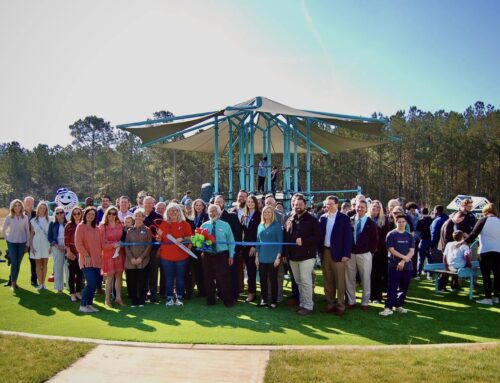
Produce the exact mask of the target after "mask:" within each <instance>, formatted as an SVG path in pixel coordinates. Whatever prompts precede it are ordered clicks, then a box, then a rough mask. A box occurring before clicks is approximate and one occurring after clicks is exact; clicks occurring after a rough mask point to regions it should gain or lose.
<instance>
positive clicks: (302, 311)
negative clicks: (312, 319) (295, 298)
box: [297, 308, 312, 316]
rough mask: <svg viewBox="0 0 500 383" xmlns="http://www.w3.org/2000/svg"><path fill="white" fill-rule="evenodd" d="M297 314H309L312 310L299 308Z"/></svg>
mask: <svg viewBox="0 0 500 383" xmlns="http://www.w3.org/2000/svg"><path fill="white" fill-rule="evenodd" d="M297 314H299V315H302V316H305V315H311V314H312V310H308V309H304V308H301V309H300V310H299V311H297Z"/></svg>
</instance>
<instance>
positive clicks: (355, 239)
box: [354, 219, 361, 243]
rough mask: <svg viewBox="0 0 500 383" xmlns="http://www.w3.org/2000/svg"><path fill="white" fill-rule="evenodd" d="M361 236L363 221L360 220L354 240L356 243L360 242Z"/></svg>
mask: <svg viewBox="0 0 500 383" xmlns="http://www.w3.org/2000/svg"><path fill="white" fill-rule="evenodd" d="M360 234H361V220H360V219H358V221H357V222H356V236H355V238H354V242H356V243H357V242H358V238H359V235H360Z"/></svg>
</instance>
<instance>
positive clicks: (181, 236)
mask: <svg viewBox="0 0 500 383" xmlns="http://www.w3.org/2000/svg"><path fill="white" fill-rule="evenodd" d="M156 233H157V235H156V239H157V240H158V241H160V242H171V240H170V239H169V238H168V237H167V236H168V235H171V236H172V237H174V238H175V242H176V243H181V242H183V241H188V240H190V239H191V234H192V230H191V226H190V225H189V223H188V222H187V221H186V219H185V218H184V214H183V213H182V209H181V208H180V206H179V205H178V204H176V203H172V202H171V203H169V204H168V206H167V210H166V212H165V216H164V221H163V222H162V223H161V224H160V227H159V228H158V230H157V232H156ZM189 246H190V245H189ZM160 258H161V266H162V268H163V272H164V273H165V295H166V298H167V302H166V303H165V305H166V306H173V305H174V304H175V305H176V306H184V302H183V299H184V296H185V277H186V270H187V267H188V265H189V259H188V258H189V255H188V254H187V253H186V252H184V251H183V250H182V249H181V248H179V247H178V246H177V245H176V244H163V245H161V246H160ZM174 282H175V293H176V297H175V298H176V299H175V302H174Z"/></svg>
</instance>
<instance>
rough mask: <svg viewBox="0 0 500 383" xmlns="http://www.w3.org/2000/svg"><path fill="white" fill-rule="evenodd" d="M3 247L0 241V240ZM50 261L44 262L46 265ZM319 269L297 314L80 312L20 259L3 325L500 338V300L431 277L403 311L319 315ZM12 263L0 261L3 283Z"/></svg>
mask: <svg viewBox="0 0 500 383" xmlns="http://www.w3.org/2000/svg"><path fill="white" fill-rule="evenodd" d="M0 249H2V250H4V249H5V242H4V241H1V242H0ZM50 268H51V263H50V262H49V270H50ZM317 273H318V287H316V297H315V302H316V307H315V312H314V314H313V315H311V316H308V317H301V316H298V315H296V314H295V313H293V312H291V311H290V309H289V308H288V307H287V306H286V305H284V304H282V305H281V306H280V307H279V308H278V309H277V310H270V309H265V308H257V307H256V306H255V305H253V304H245V303H243V302H239V303H238V304H237V305H236V306H235V307H233V308H231V309H227V308H225V307H224V306H223V305H222V304H221V303H220V302H218V304H217V305H216V306H211V307H207V306H205V304H204V303H205V302H204V300H203V299H200V298H193V299H191V300H190V301H186V302H185V306H184V307H182V308H179V307H165V306H164V305H163V304H147V305H146V307H144V308H131V307H124V308H120V309H107V308H104V306H103V300H104V297H103V296H102V295H101V296H98V297H97V302H96V303H97V304H96V306H97V307H98V308H99V309H101V311H100V312H99V313H97V314H92V315H88V314H81V313H79V312H78V303H72V302H70V300H69V296H68V295H67V294H62V295H61V294H56V293H55V292H54V291H53V290H51V289H52V287H53V285H52V283H49V284H48V287H49V290H48V291H41V292H38V291H37V290H36V289H35V288H33V287H32V286H30V284H29V262H28V259H27V258H26V256H25V258H24V259H23V263H22V270H21V274H20V278H19V281H18V283H19V285H20V286H21V288H20V289H19V290H18V291H17V292H16V293H15V294H13V293H12V292H11V290H10V289H9V288H7V287H0V329H1V330H11V331H23V332H31V333H38V334H50V335H66V336H73V337H87V338H102V339H114V340H132V341H146V342H174V343H220V344H294V345H305V344H316V345H333V344H355V345H364V344H421V343H448V342H486V341H497V340H498V339H499V338H500V327H499V326H498V322H499V319H500V315H499V314H500V306H499V305H497V306H495V307H485V306H480V305H478V304H476V303H473V302H471V301H469V300H468V297H467V295H468V291H467V289H465V291H464V292H462V293H460V294H455V293H446V294H436V293H435V292H434V287H433V284H432V283H431V282H429V281H426V280H425V281H419V282H417V281H414V282H412V285H411V289H410V292H409V294H408V299H407V306H406V307H407V308H408V309H409V310H410V311H409V313H408V314H406V315H401V314H394V315H392V316H390V317H386V318H383V317H380V316H379V315H378V312H379V311H381V309H382V306H381V305H371V306H370V311H369V312H363V311H362V310H360V309H359V307H358V308H357V309H354V310H351V311H348V312H347V314H346V315H345V316H344V317H342V318H339V317H336V316H334V315H331V314H323V313H321V312H320V310H321V309H322V308H323V307H324V301H323V294H322V290H323V289H322V287H321V284H320V283H321V274H320V272H319V271H317ZM8 275H9V268H7V265H6V263H1V264H0V283H1V284H2V286H3V284H4V283H5V282H6V281H7V278H8Z"/></svg>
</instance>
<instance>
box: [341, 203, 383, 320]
mask: <svg viewBox="0 0 500 383" xmlns="http://www.w3.org/2000/svg"><path fill="white" fill-rule="evenodd" d="M367 210H368V205H367V203H366V201H359V202H358V203H357V205H356V215H355V216H354V217H353V218H352V223H353V230H354V243H353V246H352V250H351V259H349V261H348V262H347V267H346V272H345V275H346V292H347V300H348V302H347V304H348V306H347V307H348V308H353V307H354V306H356V273H357V272H358V271H359V275H360V277H361V285H362V286H363V298H362V301H361V309H363V310H364V311H367V310H368V303H369V302H370V277H371V273H372V257H373V253H375V251H376V250H377V245H378V230H377V225H376V223H375V222H374V221H373V220H372V219H371V218H370V217H368V215H367V214H366V212H367Z"/></svg>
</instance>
